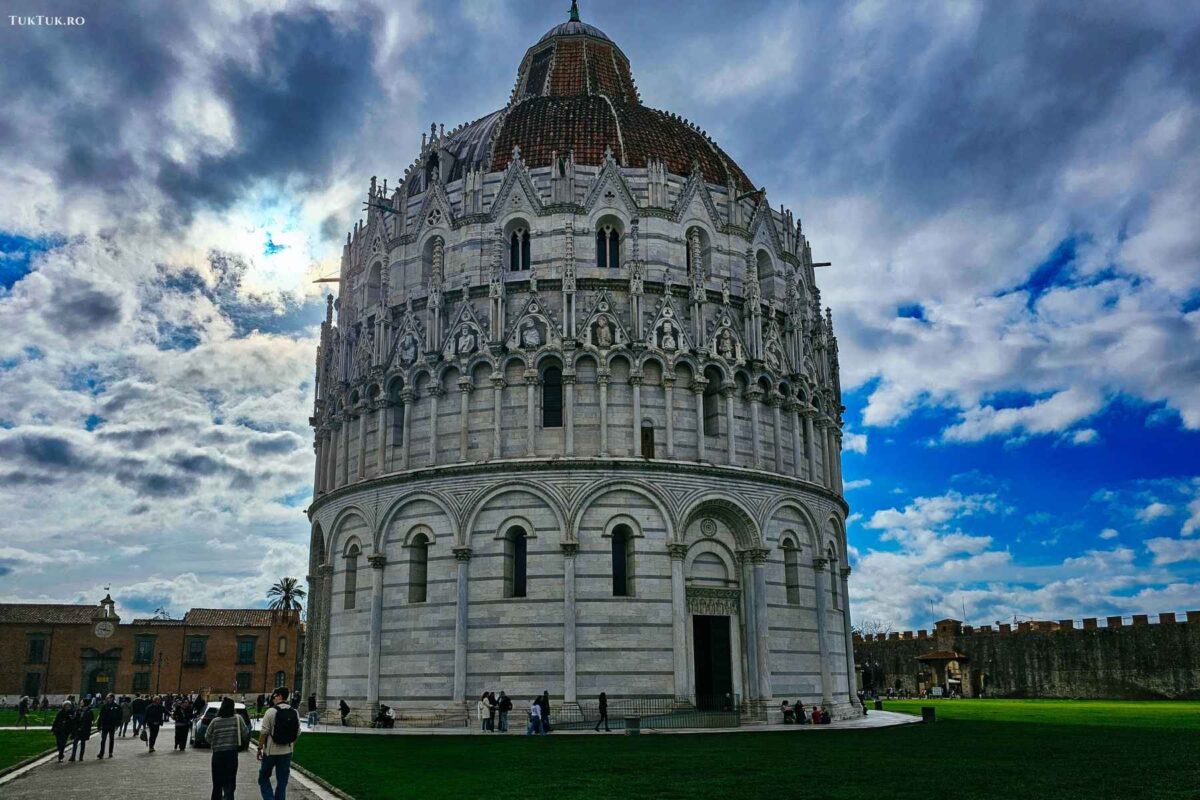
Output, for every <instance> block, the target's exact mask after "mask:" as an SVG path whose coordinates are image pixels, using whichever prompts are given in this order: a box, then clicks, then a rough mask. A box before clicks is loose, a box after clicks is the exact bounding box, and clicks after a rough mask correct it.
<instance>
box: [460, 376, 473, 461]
mask: <svg viewBox="0 0 1200 800" xmlns="http://www.w3.org/2000/svg"><path fill="white" fill-rule="evenodd" d="M473 391H475V384H474V383H472V382H471V378H470V377H469V376H467V375H463V376H462V377H461V378H459V379H458V392H459V411H458V421H459V426H458V460H459V461H466V460H467V452H468V450H469V448H470V446H471V442H470V438H469V434H470V431H471V424H470V423H471V392H473Z"/></svg>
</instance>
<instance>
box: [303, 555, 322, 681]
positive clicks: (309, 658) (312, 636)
mask: <svg viewBox="0 0 1200 800" xmlns="http://www.w3.org/2000/svg"><path fill="white" fill-rule="evenodd" d="M318 572H319V569H318ZM305 580H307V581H308V631H307V634H308V645H307V646H306V647H305V648H304V680H305V682H306V683H307V687H306V688H307V689H308V690H309V691H306V692H305V694H309V692H311V691H315V688H314V687H316V685H317V683H316V678H317V654H318V650H319V649H320V648H319V647H318V646H317V630H318V628H319V626H320V620H321V619H322V618H323V617H324V615H325V613H326V612H325V611H324V610H323V609H322V608H321V599H322V594H323V593H324V592H323V590H322V588H321V576H320V575H319V574H309V575H306V576H305ZM317 699H318V700H323V699H324V698H323V697H318V698H317Z"/></svg>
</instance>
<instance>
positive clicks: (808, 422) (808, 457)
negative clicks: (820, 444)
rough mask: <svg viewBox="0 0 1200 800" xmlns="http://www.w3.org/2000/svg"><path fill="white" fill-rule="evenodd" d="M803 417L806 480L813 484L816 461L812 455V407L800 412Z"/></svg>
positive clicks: (817, 481)
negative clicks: (806, 467) (806, 468)
mask: <svg viewBox="0 0 1200 800" xmlns="http://www.w3.org/2000/svg"><path fill="white" fill-rule="evenodd" d="M801 413H802V414H803V415H804V462H805V463H806V464H807V465H808V479H809V480H810V481H812V482H813V483H820V481H819V480H817V460H816V455H815V454H814V453H813V415H814V414H815V413H816V412H815V410H814V409H813V407H812V406H808V407H807V408H805V409H804V411H803V412H801Z"/></svg>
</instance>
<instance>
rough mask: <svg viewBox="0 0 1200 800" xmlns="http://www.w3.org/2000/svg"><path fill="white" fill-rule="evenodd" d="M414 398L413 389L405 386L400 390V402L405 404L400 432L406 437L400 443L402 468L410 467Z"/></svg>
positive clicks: (402, 436)
mask: <svg viewBox="0 0 1200 800" xmlns="http://www.w3.org/2000/svg"><path fill="white" fill-rule="evenodd" d="M412 400H413V390H412V389H410V388H408V387H407V386H405V387H404V388H403V389H401V390H400V402H401V403H402V404H403V406H404V425H403V428H402V429H401V432H400V436H401V438H402V439H404V441H403V442H401V443H400V445H401V449H400V469H408V451H409V442H411V441H412Z"/></svg>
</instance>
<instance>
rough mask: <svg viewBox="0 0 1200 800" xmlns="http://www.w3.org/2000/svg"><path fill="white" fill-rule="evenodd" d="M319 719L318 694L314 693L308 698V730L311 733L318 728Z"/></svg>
mask: <svg viewBox="0 0 1200 800" xmlns="http://www.w3.org/2000/svg"><path fill="white" fill-rule="evenodd" d="M319 719H320V718H319V716H318V714H317V693H316V692H313V693H312V694H310V695H309V696H308V729H309V730H310V731H311V730H312V729H313V728H315V727H317V722H318V721H319Z"/></svg>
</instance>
